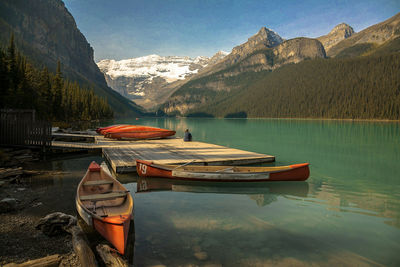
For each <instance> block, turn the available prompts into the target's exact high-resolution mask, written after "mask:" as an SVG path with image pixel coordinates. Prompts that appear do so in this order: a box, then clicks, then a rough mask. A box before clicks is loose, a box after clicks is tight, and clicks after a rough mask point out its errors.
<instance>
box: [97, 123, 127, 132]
mask: <svg viewBox="0 0 400 267" xmlns="http://www.w3.org/2000/svg"><path fill="white" fill-rule="evenodd" d="M118 126H123V125H122V124H117V125H111V126H107V127H99V128H97V129H96V132H97V133H101V132H102V131H105V130H108V129H111V128H114V127H118Z"/></svg>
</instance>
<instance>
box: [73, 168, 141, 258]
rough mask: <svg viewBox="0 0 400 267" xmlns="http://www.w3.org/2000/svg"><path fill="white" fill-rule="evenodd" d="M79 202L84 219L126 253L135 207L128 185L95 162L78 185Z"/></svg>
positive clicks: (77, 201) (122, 252) (77, 198)
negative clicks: (126, 186) (125, 185)
mask: <svg viewBox="0 0 400 267" xmlns="http://www.w3.org/2000/svg"><path fill="white" fill-rule="evenodd" d="M75 202H76V209H77V210H78V213H79V215H80V216H81V217H82V219H83V220H84V221H85V222H86V223H87V224H88V225H90V226H93V227H94V228H95V229H96V231H97V232H99V233H100V234H101V235H102V236H103V237H104V238H105V239H107V240H108V241H109V242H110V243H111V244H112V245H113V246H114V247H115V248H116V249H117V250H118V251H119V252H120V253H121V254H124V253H125V249H126V246H127V241H128V233H129V226H130V221H131V220H132V209H133V199H132V196H131V194H130V193H129V192H128V191H127V190H126V188H125V187H124V186H123V185H122V184H121V183H120V182H118V181H117V180H116V179H114V178H113V177H112V176H110V175H109V174H107V173H106V172H105V171H104V170H103V169H102V168H101V167H100V166H99V165H98V164H97V163H96V162H92V163H91V164H90V166H89V168H88V171H87V172H86V174H85V176H84V177H83V178H82V180H81V182H80V183H79V185H78V189H77V193H76V200H75Z"/></svg>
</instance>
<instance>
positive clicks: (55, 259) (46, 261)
mask: <svg viewBox="0 0 400 267" xmlns="http://www.w3.org/2000/svg"><path fill="white" fill-rule="evenodd" d="M61 259H62V258H61V256H60V255H58V254H55V255H51V256H47V257H44V258H40V259H35V260H30V261H27V262H24V263H20V264H17V263H9V264H6V265H4V267H58V266H59V265H60V261H61Z"/></svg>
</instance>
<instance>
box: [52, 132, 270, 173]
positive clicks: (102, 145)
mask: <svg viewBox="0 0 400 267" xmlns="http://www.w3.org/2000/svg"><path fill="white" fill-rule="evenodd" d="M79 137H84V138H93V142H92V143H84V142H74V141H70V142H68V141H65V140H63V141H53V142H52V146H53V147H54V148H67V149H87V150H91V149H101V150H102V153H103V156H104V157H105V158H106V160H107V161H108V163H109V165H110V166H111V168H112V169H113V171H114V172H115V173H126V172H136V161H135V159H142V160H149V161H153V162H154V163H159V164H184V163H188V162H193V164H201V165H245V164H255V163H263V162H273V161H275V157H274V156H271V155H265V154H259V153H254V152H249V151H244V150H239V149H235V148H229V147H224V146H219V145H214V144H208V143H204V142H197V141H191V142H184V141H183V139H182V138H167V139H157V140H138V141H118V140H112V139H107V138H104V137H103V136H100V135H85V136H82V135H77V134H75V135H69V134H62V135H58V138H63V139H67V138H71V140H74V139H75V140H76V139H79Z"/></svg>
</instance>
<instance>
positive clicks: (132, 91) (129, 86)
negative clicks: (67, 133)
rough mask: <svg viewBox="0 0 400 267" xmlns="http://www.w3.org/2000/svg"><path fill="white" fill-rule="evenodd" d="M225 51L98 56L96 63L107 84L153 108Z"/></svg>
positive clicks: (221, 56)
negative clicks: (114, 57) (204, 54)
mask: <svg viewBox="0 0 400 267" xmlns="http://www.w3.org/2000/svg"><path fill="white" fill-rule="evenodd" d="M226 55H227V53H226V52H223V51H220V52H218V53H216V54H215V55H214V56H213V57H211V58H208V57H201V56H199V57H196V58H194V59H193V58H189V57H179V56H167V57H162V56H158V55H149V56H144V57H139V58H131V59H124V60H119V61H116V60H109V59H105V60H101V61H100V62H98V63H97V65H98V66H99V68H100V70H101V71H102V72H103V73H104V76H105V78H106V81H107V84H108V85H109V86H110V87H111V88H113V89H114V90H115V91H117V92H119V93H120V94H121V95H123V96H125V97H127V98H129V99H133V100H135V102H136V103H138V104H139V105H142V106H143V107H146V108H152V107H154V106H156V105H157V104H160V103H161V102H162V101H164V100H165V99H166V97H168V96H169V95H170V94H171V93H172V92H173V90H174V88H176V85H177V84H179V81H181V80H184V79H185V78H188V77H190V76H192V75H194V74H196V73H197V72H198V71H199V70H200V69H202V68H204V67H205V66H208V65H213V64H215V63H217V62H219V61H220V60H221V59H222V58H223V57H225V56H226Z"/></svg>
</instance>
